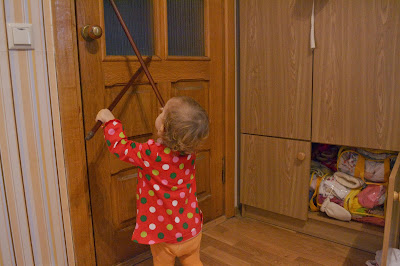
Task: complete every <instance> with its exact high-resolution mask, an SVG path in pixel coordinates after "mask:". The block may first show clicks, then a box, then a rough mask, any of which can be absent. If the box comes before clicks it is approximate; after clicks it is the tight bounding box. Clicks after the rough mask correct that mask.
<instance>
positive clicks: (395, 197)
mask: <svg viewBox="0 0 400 266" xmlns="http://www.w3.org/2000/svg"><path fill="white" fill-rule="evenodd" d="M393 200H394V201H399V202H400V197H399V192H397V191H395V192H394V194H393Z"/></svg>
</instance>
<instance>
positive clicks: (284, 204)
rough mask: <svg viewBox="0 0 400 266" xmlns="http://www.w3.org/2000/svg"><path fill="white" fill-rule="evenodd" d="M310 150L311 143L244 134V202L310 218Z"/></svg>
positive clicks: (242, 177) (242, 186)
mask: <svg viewBox="0 0 400 266" xmlns="http://www.w3.org/2000/svg"><path fill="white" fill-rule="evenodd" d="M299 152H303V153H305V155H306V156H305V157H306V158H305V160H303V161H300V160H298V159H297V154H298V153H299ZM310 153H311V143H310V142H305V141H295V140H285V139H278V138H270V137H261V136H252V135H245V134H242V135H241V165H240V169H241V173H240V177H241V181H240V182H241V188H240V189H241V203H243V204H247V205H250V206H253V207H257V208H261V209H264V210H268V211H271V212H275V213H279V214H283V215H287V216H290V217H294V218H297V219H301V220H306V219H307V212H308V180H309V171H310V164H309V161H310Z"/></svg>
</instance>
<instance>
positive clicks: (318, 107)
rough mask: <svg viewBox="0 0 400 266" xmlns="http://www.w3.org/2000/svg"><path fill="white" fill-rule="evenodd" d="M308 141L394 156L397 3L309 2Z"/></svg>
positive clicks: (399, 76) (398, 89)
mask: <svg viewBox="0 0 400 266" xmlns="http://www.w3.org/2000/svg"><path fill="white" fill-rule="evenodd" d="M315 12H316V14H315V36H316V43H317V47H316V49H315V51H314V89H313V90H314V92H313V121H312V140H313V142H322V143H330V144H340V145H349V146H358V147H367V148H376V149H388V150H400V137H399V136H400V104H399V100H400V1H399V0H370V1H365V0H352V1H349V0H335V1H325V0H316V1H315Z"/></svg>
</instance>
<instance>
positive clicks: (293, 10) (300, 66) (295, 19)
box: [239, 0, 312, 140]
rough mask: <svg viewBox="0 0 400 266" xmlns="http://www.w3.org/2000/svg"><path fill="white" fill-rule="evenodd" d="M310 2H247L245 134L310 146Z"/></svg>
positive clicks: (243, 29)
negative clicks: (288, 139)
mask: <svg viewBox="0 0 400 266" xmlns="http://www.w3.org/2000/svg"><path fill="white" fill-rule="evenodd" d="M311 10H312V1H309V0H292V1H277V0H245V1H239V11H240V18H239V21H240V22H239V23H240V32H239V35H240V49H239V50H240V108H241V109H240V112H241V120H240V123H241V132H242V133H250V134H257V135H267V136H276V137H285V138H293V139H303V140H310V138H311V135H310V134H311V97H312V96H311V94H312V91H311V90H312V52H311V49H310V44H309V43H310V16H311Z"/></svg>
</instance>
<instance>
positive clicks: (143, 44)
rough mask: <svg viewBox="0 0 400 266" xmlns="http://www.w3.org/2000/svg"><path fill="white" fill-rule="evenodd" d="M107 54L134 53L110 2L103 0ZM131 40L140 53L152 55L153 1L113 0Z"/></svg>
mask: <svg viewBox="0 0 400 266" xmlns="http://www.w3.org/2000/svg"><path fill="white" fill-rule="evenodd" d="M103 2H104V24H105V29H104V30H105V35H106V54H107V55H135V52H134V51H133V49H132V46H131V45H130V43H129V41H128V38H127V37H126V35H125V33H124V30H123V29H122V27H121V24H120V23H119V20H118V18H117V16H116V15H115V13H114V9H113V8H112V6H111V4H110V2H109V1H108V0H104V1H103ZM115 4H116V5H117V7H118V9H119V12H120V13H121V16H122V18H123V19H124V21H125V24H126V26H127V27H128V29H129V32H130V33H131V35H132V38H133V40H134V41H135V43H136V46H137V47H138V49H139V51H140V53H141V54H142V55H153V54H154V48H153V1H152V0H115Z"/></svg>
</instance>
